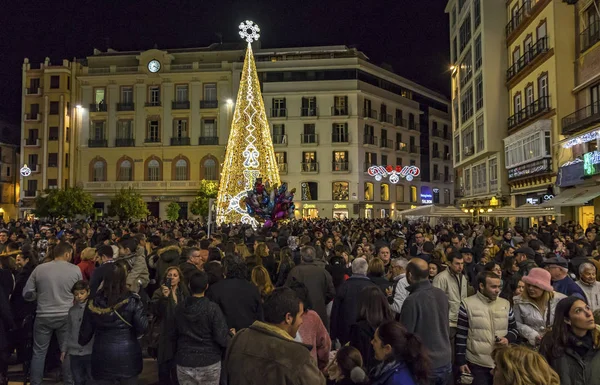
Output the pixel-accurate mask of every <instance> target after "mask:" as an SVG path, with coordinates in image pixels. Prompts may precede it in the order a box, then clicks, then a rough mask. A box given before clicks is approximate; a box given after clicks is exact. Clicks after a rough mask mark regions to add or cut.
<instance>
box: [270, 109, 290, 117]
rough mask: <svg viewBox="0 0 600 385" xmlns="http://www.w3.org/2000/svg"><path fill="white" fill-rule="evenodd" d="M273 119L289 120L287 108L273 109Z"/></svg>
mask: <svg viewBox="0 0 600 385" xmlns="http://www.w3.org/2000/svg"><path fill="white" fill-rule="evenodd" d="M270 116H271V118H287V108H271V115H270Z"/></svg>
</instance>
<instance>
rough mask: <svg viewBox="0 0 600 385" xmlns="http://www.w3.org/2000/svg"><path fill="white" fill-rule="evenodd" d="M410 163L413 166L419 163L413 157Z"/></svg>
mask: <svg viewBox="0 0 600 385" xmlns="http://www.w3.org/2000/svg"><path fill="white" fill-rule="evenodd" d="M409 163H410V165H411V166H416V165H417V161H416V160H414V159H411V160H410V162H409Z"/></svg>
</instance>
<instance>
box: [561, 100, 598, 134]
mask: <svg viewBox="0 0 600 385" xmlns="http://www.w3.org/2000/svg"><path fill="white" fill-rule="evenodd" d="M597 123H600V103H594V104H590V105H588V106H585V107H583V108H581V109H579V110H577V111H575V112H573V113H572V114H570V115H567V116H565V117H564V118H563V119H562V134H563V135H573V134H575V133H577V132H579V131H581V130H583V129H585V128H588V127H591V126H592V125H595V124H597Z"/></svg>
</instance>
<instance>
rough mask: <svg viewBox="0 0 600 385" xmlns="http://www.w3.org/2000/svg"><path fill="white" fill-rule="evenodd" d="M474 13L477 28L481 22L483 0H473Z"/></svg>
mask: <svg viewBox="0 0 600 385" xmlns="http://www.w3.org/2000/svg"><path fill="white" fill-rule="evenodd" d="M473 13H474V18H475V20H474V23H475V29H477V27H479V24H481V0H474V1H473Z"/></svg>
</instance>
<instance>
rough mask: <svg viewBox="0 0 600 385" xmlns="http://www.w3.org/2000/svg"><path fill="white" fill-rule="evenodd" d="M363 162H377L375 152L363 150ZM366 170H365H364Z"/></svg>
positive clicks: (372, 164)
mask: <svg viewBox="0 0 600 385" xmlns="http://www.w3.org/2000/svg"><path fill="white" fill-rule="evenodd" d="M365 164H366V165H368V166H374V165H376V164H377V154H376V153H374V152H365ZM365 171H367V170H365Z"/></svg>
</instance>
